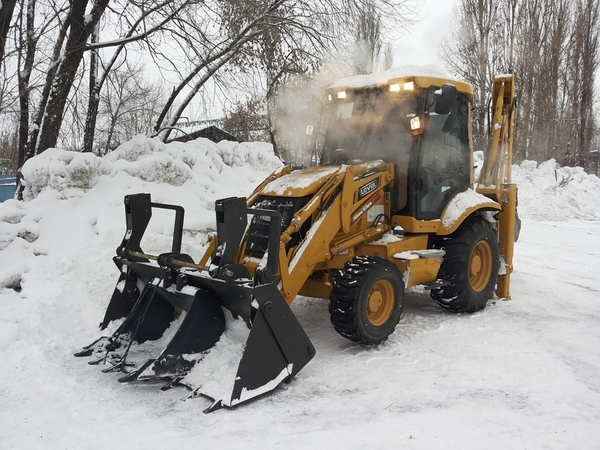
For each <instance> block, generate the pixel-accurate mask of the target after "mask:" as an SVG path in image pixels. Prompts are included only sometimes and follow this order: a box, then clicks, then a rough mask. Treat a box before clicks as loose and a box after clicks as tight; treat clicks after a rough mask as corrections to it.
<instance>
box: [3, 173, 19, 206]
mask: <svg viewBox="0 0 600 450" xmlns="http://www.w3.org/2000/svg"><path fill="white" fill-rule="evenodd" d="M16 191H17V177H16V176H15V175H0V202H3V201H4V200H8V199H9V198H15V192H16Z"/></svg>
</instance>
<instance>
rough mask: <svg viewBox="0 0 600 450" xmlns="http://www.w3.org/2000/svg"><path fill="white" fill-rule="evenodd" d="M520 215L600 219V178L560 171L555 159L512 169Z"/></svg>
mask: <svg viewBox="0 0 600 450" xmlns="http://www.w3.org/2000/svg"><path fill="white" fill-rule="evenodd" d="M512 178H513V182H514V183H516V184H517V186H518V188H519V215H521V217H523V218H530V219H537V220H559V221H562V220H567V219H600V178H598V177H597V176H596V175H589V174H587V173H586V172H585V171H584V170H583V169H582V168H581V167H560V166H559V165H558V164H557V163H556V161H555V160H554V159H551V160H549V161H546V162H543V163H541V164H539V165H538V164H537V163H536V162H535V161H523V162H522V163H521V165H520V166H518V167H517V166H514V167H513V171H512Z"/></svg>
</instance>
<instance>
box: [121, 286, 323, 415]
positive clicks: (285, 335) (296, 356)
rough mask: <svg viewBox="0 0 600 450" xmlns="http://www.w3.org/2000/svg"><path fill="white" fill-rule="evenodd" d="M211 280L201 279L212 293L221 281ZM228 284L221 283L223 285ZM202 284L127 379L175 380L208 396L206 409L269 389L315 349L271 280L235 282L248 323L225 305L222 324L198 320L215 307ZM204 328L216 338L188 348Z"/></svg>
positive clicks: (288, 377)
mask: <svg viewBox="0 0 600 450" xmlns="http://www.w3.org/2000/svg"><path fill="white" fill-rule="evenodd" d="M215 281H216V280H210V281H209V280H206V282H209V283H210V286H207V288H208V289H210V290H212V291H213V293H215V291H217V290H219V287H224V286H225V285H223V286H219V283H223V282H217V283H215ZM231 288H232V286H231V285H229V286H227V291H229V292H231ZM208 289H207V290H202V289H201V290H199V291H198V293H197V294H196V296H195V298H194V304H193V305H192V308H191V309H190V310H189V311H188V313H187V315H186V317H185V319H184V321H183V323H182V324H181V326H180V328H179V330H178V331H177V333H176V334H175V335H174V337H173V339H172V340H171V342H170V343H169V344H168V345H167V347H166V348H165V350H164V351H163V352H162V353H161V355H160V356H159V357H158V358H156V360H154V361H152V362H150V363H149V364H147V365H145V367H142V368H141V369H140V370H139V371H137V372H136V374H135V376H133V377H131V378H129V379H128V380H127V381H132V380H134V379H137V380H149V379H162V378H167V379H170V380H176V381H177V383H179V384H183V385H186V386H188V387H190V388H191V389H192V390H193V392H192V394H191V397H194V396H198V395H202V396H206V397H209V398H211V399H212V400H213V404H212V405H211V406H210V407H209V408H208V409H207V410H206V412H210V411H214V410H215V409H218V408H220V407H222V406H235V405H237V404H239V403H242V402H245V401H247V400H250V399H252V398H254V397H257V396H259V395H262V394H265V393H267V392H269V391H272V390H273V389H275V388H276V387H277V386H278V385H279V384H280V383H281V382H282V381H290V380H291V379H292V377H293V376H294V375H296V373H298V371H299V370H300V369H301V368H302V367H304V366H305V365H306V364H307V363H308V362H309V361H310V360H311V359H312V357H313V356H314V355H315V349H314V347H313V346H312V344H311V342H310V340H309V339H308V336H306V333H305V332H304V330H303V329H302V327H301V325H300V324H299V323H298V320H297V319H296V317H295V316H294V314H293V313H292V311H291V309H290V308H289V306H288V305H287V303H286V302H285V300H284V299H283V297H282V296H281V294H280V293H279V291H278V290H277V288H276V287H275V286H274V285H272V284H268V285H263V286H259V287H255V288H253V287H247V286H236V289H237V290H238V291H239V292H238V294H239V296H238V298H239V299H242V301H248V302H250V303H251V304H252V307H253V313H254V314H252V315H253V318H252V320H251V325H250V328H249V329H248V325H247V323H246V322H245V321H244V320H243V319H242V318H241V317H238V319H237V320H236V319H234V318H233V315H232V314H231V313H230V312H229V311H228V310H227V309H225V311H226V315H227V319H228V320H227V321H226V322H227V326H226V327H224V328H223V329H220V328H218V327H217V326H215V327H212V326H211V327H206V326H203V324H205V322H206V320H207V319H208V323H210V324H214V323H215V322H214V321H213V319H212V317H213V314H218V312H219V309H220V308H221V306H220V304H219V303H217V298H218V296H213V295H211V293H210V292H209V290H208ZM222 314H223V313H222V311H221V315H222ZM208 316H210V317H208ZM209 329H210V333H213V334H211V336H212V337H213V339H214V338H216V340H215V342H214V343H213V344H212V345H210V347H209V346H208V344H209V343H210V342H208V341H205V344H206V345H204V347H206V348H203V347H202V346H197V345H193V348H189V344H190V343H191V342H195V341H196V340H197V339H198V338H199V336H205V335H206V333H209ZM217 334H218V335H219V337H218V338H217Z"/></svg>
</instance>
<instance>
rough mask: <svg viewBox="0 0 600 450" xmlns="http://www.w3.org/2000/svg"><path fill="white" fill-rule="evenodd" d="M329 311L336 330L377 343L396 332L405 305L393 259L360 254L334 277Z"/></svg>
mask: <svg viewBox="0 0 600 450" xmlns="http://www.w3.org/2000/svg"><path fill="white" fill-rule="evenodd" d="M329 300H330V303H329V314H330V316H331V323H332V325H333V327H334V328H335V330H336V331H337V332H338V333H340V334H341V335H342V336H343V337H345V338H346V339H349V340H351V341H354V342H357V343H359V344H369V345H375V344H379V343H380V342H382V341H384V340H386V339H387V338H388V336H389V335H390V334H392V333H393V332H394V329H395V328H396V325H397V324H398V321H399V320H400V316H401V315H402V308H403V306H404V282H403V281H402V275H401V274H400V271H399V270H398V268H397V267H396V266H395V265H394V264H393V263H392V262H390V261H387V260H385V259H382V258H377V257H371V256H358V257H356V258H354V259H353V260H352V261H351V262H348V263H346V265H345V267H344V269H343V270H340V271H339V272H338V273H337V274H336V275H335V276H334V277H333V287H332V290H331V295H330V296H329Z"/></svg>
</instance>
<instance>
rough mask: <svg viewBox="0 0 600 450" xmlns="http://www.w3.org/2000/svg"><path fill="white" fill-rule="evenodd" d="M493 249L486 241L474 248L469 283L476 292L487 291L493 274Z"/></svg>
mask: <svg viewBox="0 0 600 450" xmlns="http://www.w3.org/2000/svg"><path fill="white" fill-rule="evenodd" d="M492 265H493V261H492V248H491V247H490V244H488V243H487V242H486V241H479V242H478V243H477V244H476V245H475V247H474V248H473V252H472V253H471V259H470V261H469V281H470V283H471V287H472V288H473V290H474V291H475V292H481V291H483V290H484V289H485V287H486V286H487V284H488V281H489V279H490V277H491V274H492Z"/></svg>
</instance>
